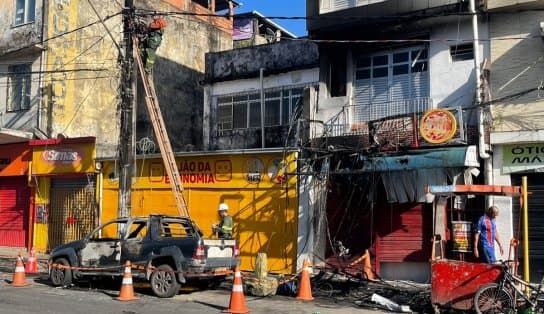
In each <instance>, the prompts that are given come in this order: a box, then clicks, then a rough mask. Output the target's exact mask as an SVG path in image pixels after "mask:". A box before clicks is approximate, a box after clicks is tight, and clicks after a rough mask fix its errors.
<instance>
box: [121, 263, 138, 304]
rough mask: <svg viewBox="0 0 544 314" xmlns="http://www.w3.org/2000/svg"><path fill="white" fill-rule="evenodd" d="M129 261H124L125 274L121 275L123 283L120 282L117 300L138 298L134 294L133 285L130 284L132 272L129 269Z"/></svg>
mask: <svg viewBox="0 0 544 314" xmlns="http://www.w3.org/2000/svg"><path fill="white" fill-rule="evenodd" d="M130 268H131V265H130V261H127V262H126V263H125V274H124V275H123V283H122V284H121V291H120V292H119V297H118V298H117V300H119V301H133V300H138V298H136V297H135V296H134V287H133V286H132V272H131V271H130Z"/></svg>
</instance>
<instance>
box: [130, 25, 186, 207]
mask: <svg viewBox="0 0 544 314" xmlns="http://www.w3.org/2000/svg"><path fill="white" fill-rule="evenodd" d="M165 27H166V21H165V20H164V19H163V18H162V17H157V16H155V17H154V18H153V22H151V23H150V24H149V26H148V28H147V29H146V30H145V33H143V34H142V33H139V34H135V35H134V36H133V49H134V54H135V55H136V63H137V64H138V68H139V70H140V76H141V78H142V85H143V86H144V90H145V96H146V97H145V103H146V106H147V111H148V113H149V118H150V119H151V124H152V125H153V130H154V131H155V137H156V138H157V141H158V143H159V148H160V150H161V156H162V159H163V162H164V166H165V168H166V173H167V175H168V177H169V179H170V184H171V187H172V192H173V193H174V198H175V200H176V206H177V208H178V211H179V214H180V215H181V216H187V217H188V216H189V209H188V207H187V202H186V201H185V197H184V196H183V183H182V182H181V176H180V175H179V170H178V167H177V164H176V158H175V155H174V151H173V150H172V146H171V144H170V138H169V137H168V133H167V131H166V126H165V124H164V120H163V118H162V113H161V109H160V106H159V100H158V98H157V94H156V92H155V85H154V83H153V76H152V73H153V66H154V64H155V59H156V51H157V48H158V47H159V46H160V43H161V41H162V34H163V30H164V28H165ZM140 40H141V42H140Z"/></svg>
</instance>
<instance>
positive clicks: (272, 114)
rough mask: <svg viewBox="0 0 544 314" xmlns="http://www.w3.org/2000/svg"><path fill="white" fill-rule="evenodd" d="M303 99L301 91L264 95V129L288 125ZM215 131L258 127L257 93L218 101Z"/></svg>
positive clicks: (259, 96)
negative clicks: (298, 103)
mask: <svg viewBox="0 0 544 314" xmlns="http://www.w3.org/2000/svg"><path fill="white" fill-rule="evenodd" d="M301 95H302V88H292V89H283V90H267V91H265V100H264V125H265V127H270V126H280V125H287V124H289V123H290V121H289V119H290V118H291V115H292V114H293V111H294V109H295V106H296V104H297V102H298V101H299V99H300V97H301ZM216 99H217V124H218V130H219V131H223V130H233V129H247V128H260V127H261V95H260V92H253V93H247V94H239V95H235V96H220V97H217V98H216Z"/></svg>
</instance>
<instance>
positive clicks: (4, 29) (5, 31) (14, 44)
mask: <svg viewBox="0 0 544 314" xmlns="http://www.w3.org/2000/svg"><path fill="white" fill-rule="evenodd" d="M42 12H43V11H42V1H39V0H38V1H36V10H35V21H34V22H31V23H26V24H21V25H17V26H15V1H14V0H0V21H2V22H1V23H0V55H3V54H5V53H7V52H10V51H15V50H19V49H21V48H25V47H29V46H31V45H32V44H35V43H39V42H40V38H41V33H42Z"/></svg>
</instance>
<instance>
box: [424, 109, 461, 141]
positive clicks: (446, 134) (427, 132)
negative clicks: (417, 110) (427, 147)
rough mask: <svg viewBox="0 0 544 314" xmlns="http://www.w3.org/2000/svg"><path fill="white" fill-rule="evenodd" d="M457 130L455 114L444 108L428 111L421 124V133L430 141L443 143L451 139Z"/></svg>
mask: <svg viewBox="0 0 544 314" xmlns="http://www.w3.org/2000/svg"><path fill="white" fill-rule="evenodd" d="M455 132H457V120H455V116H454V115H453V114H452V113H451V112H449V111H448V110H444V109H434V110H431V111H428V112H427V113H426V114H425V115H424V116H423V117H422V118H421V121H420V124H419V133H420V134H421V136H422V137H423V138H424V139H425V140H426V141H427V142H429V143H432V144H441V143H445V142H447V141H449V140H451V139H452V138H453V137H454V136H455Z"/></svg>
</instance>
